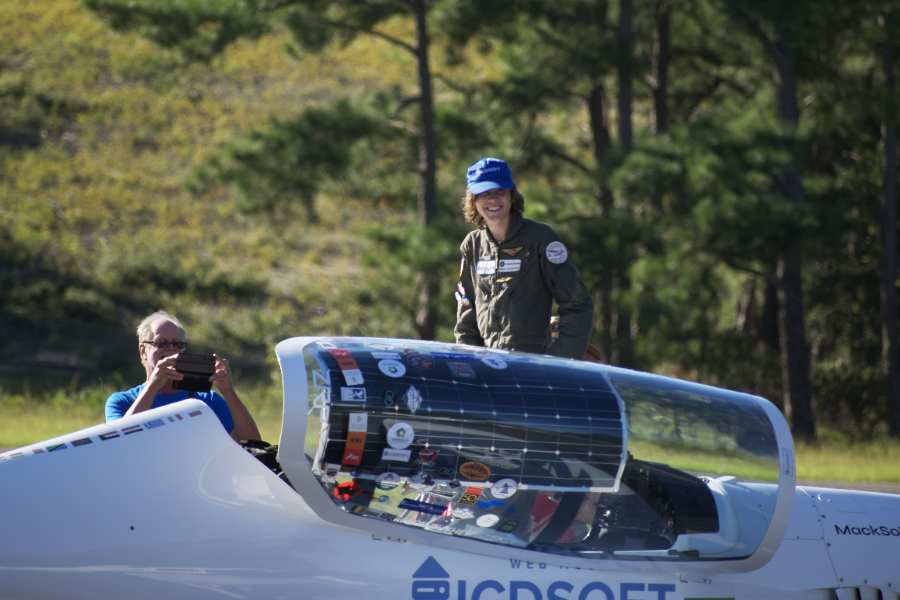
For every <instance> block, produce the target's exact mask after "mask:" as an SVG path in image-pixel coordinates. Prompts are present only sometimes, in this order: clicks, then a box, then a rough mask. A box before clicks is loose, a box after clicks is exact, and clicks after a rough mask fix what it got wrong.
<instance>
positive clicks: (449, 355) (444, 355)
mask: <svg viewBox="0 0 900 600" xmlns="http://www.w3.org/2000/svg"><path fill="white" fill-rule="evenodd" d="M431 356H433V357H434V358H440V359H445V360H477V359H478V357H476V356H474V355H472V354H466V353H464V352H432V353H431Z"/></svg>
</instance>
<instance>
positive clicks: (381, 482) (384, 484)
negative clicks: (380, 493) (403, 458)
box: [375, 471, 403, 492]
mask: <svg viewBox="0 0 900 600" xmlns="http://www.w3.org/2000/svg"><path fill="white" fill-rule="evenodd" d="M401 483H403V478H402V477H400V476H399V475H397V474H396V473H391V472H390V471H388V472H387V473H382V474H381V475H379V476H378V477H376V478H375V487H377V488H378V489H379V490H384V491H385V492H387V491H390V490H392V489H394V488H395V487H397V486H398V485H400V484H401Z"/></svg>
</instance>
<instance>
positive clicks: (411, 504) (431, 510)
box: [400, 498, 447, 515]
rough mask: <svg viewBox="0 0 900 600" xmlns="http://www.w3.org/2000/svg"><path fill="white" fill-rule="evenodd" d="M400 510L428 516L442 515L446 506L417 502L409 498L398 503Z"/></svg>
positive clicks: (445, 510)
mask: <svg viewBox="0 0 900 600" xmlns="http://www.w3.org/2000/svg"><path fill="white" fill-rule="evenodd" d="M400 508H402V509H404V510H414V511H416V512H420V513H426V514H429V515H442V514H444V513H445V512H447V507H446V506H441V505H440V504H430V503H428V502H419V501H418V500H410V499H409V498H404V499H403V500H401V501H400Z"/></svg>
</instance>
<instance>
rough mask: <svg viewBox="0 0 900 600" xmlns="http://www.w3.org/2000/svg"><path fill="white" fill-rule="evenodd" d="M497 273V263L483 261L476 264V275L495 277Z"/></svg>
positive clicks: (490, 260)
mask: <svg viewBox="0 0 900 600" xmlns="http://www.w3.org/2000/svg"><path fill="white" fill-rule="evenodd" d="M496 272H497V261H495V260H494V259H489V260H488V259H483V260H479V261H478V262H477V263H475V273H477V274H478V275H493V274H494V273H496Z"/></svg>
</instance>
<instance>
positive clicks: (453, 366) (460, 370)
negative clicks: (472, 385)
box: [447, 362, 475, 378]
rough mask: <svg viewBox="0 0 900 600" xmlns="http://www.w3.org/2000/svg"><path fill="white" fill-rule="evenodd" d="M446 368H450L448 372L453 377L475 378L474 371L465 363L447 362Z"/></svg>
mask: <svg viewBox="0 0 900 600" xmlns="http://www.w3.org/2000/svg"><path fill="white" fill-rule="evenodd" d="M447 366H448V367H450V372H451V373H453V376H454V377H470V378H471V377H475V371H473V370H472V367H470V366H469V365H467V364H465V363H461V362H448V363H447Z"/></svg>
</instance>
